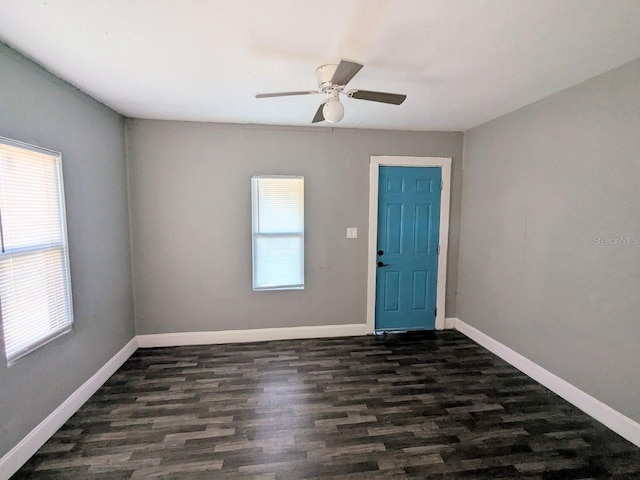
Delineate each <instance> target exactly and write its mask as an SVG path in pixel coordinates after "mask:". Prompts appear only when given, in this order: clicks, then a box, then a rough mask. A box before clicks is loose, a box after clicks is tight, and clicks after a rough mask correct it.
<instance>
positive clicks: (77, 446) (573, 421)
mask: <svg viewBox="0 0 640 480" xmlns="http://www.w3.org/2000/svg"><path fill="white" fill-rule="evenodd" d="M14 478H16V479H24V478H32V479H45V478H46V479H49V478H64V479H87V478H100V479H121V478H132V479H134V478H152V479H153V478H163V479H169V478H176V479H177V478H180V479H182V478H186V479H196V478H197V479H205V478H206V479H209V478H229V479H233V478H345V479H346V478H362V479H374V478H429V479H438V478H481V479H498V478H519V479H552V478H553V479H555V478H557V479H588V478H590V479H601V478H607V479H610V478H612V479H623V478H636V479H638V478H640V449H639V448H637V447H635V446H634V445H632V444H631V443H629V442H627V441H625V440H623V439H621V438H620V437H618V436H617V435H616V434H614V433H612V432H611V431H609V430H607V429H606V428H605V427H603V426H602V425H600V424H599V423H598V422H596V421H595V420H592V419H591V418H589V417H588V416H587V415H585V414H583V413H582V412H580V411H579V410H577V409H576V408H574V407H573V406H572V405H570V404H568V403H567V402H565V401H563V400H562V399H560V398H559V397H557V396H556V395H555V394H553V393H551V392H550V391H549V390H547V389H545V388H544V387H542V386H540V385H539V384H537V383H536V382H534V381H533V380H531V379H529V378H528V377H526V376H525V375H523V374H522V373H520V372H519V371H518V370H516V369H515V368H513V367H511V366H509V365H508V364H506V363H505V362H503V361H502V360H500V359H499V358H497V357H495V356H494V355H493V354H491V353H489V352H488V351H487V350H485V349H483V348H482V347H480V346H478V345H476V344H475V343H473V342H472V341H471V340H469V339H467V338H466V337H464V336H463V335H462V334H460V333H458V332H455V331H446V332H438V333H437V334H433V333H432V334H426V333H416V334H398V335H389V336H377V337H374V336H367V337H349V338H335V339H316V340H287V341H274V342H264V343H250V344H233V345H209V346H190V347H176V348H153V349H143V350H138V351H137V352H136V353H135V354H134V355H133V356H132V357H131V358H130V359H129V360H128V361H127V362H126V363H125V364H124V365H123V367H122V368H121V369H120V370H119V371H118V372H117V373H116V374H115V375H114V376H113V377H112V378H111V379H110V380H109V381H108V382H107V383H106V384H105V385H104V386H103V387H102V388H101V389H100V390H99V391H98V392H97V393H96V394H95V395H94V396H93V397H92V398H91V399H90V400H89V401H88V402H87V403H86V404H85V405H84V406H83V407H82V408H81V409H80V410H79V411H78V412H77V413H76V414H75V415H74V416H73V417H72V418H71V419H70V420H69V421H68V422H67V423H66V424H65V425H64V426H63V427H62V428H61V429H60V431H58V433H56V434H55V435H54V436H53V437H52V438H51V439H50V440H49V441H48V442H47V443H46V444H45V445H44V446H43V447H42V449H41V450H40V451H39V452H38V453H37V454H36V455H35V456H34V457H33V458H32V459H31V460H30V461H29V462H28V463H27V464H26V465H25V466H24V467H23V468H22V469H21V470H20V471H19V472H18V473H17V474H16V475H15V476H14Z"/></svg>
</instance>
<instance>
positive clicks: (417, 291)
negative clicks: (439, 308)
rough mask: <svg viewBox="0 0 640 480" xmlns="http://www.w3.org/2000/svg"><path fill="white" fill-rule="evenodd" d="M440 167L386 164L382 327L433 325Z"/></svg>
mask: <svg viewBox="0 0 640 480" xmlns="http://www.w3.org/2000/svg"><path fill="white" fill-rule="evenodd" d="M441 180H442V170H441V168H440V167H380V171H379V182H378V248H377V257H376V262H377V265H378V266H377V270H376V330H385V331H388V330H425V329H426V330H433V329H434V328H435V321H436V290H437V278H438V239H439V236H440V189H441Z"/></svg>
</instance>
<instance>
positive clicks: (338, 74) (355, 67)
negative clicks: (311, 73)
mask: <svg viewBox="0 0 640 480" xmlns="http://www.w3.org/2000/svg"><path fill="white" fill-rule="evenodd" d="M362 67H364V65H362V64H361V63H356V62H349V61H348V60H340V63H339V64H338V68H336V71H335V73H334V74H333V77H331V83H333V84H334V85H346V84H347V83H349V81H350V80H351V79H352V78H353V77H355V76H356V73H358V72H359V71H360V69H361V68H362Z"/></svg>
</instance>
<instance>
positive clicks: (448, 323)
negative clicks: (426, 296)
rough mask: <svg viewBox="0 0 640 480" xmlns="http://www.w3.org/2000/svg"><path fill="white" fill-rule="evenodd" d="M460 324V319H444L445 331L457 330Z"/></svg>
mask: <svg viewBox="0 0 640 480" xmlns="http://www.w3.org/2000/svg"><path fill="white" fill-rule="evenodd" d="M457 322H458V319H457V318H456V317H447V318H445V319H444V329H445V330H452V329H454V328H456V323H457Z"/></svg>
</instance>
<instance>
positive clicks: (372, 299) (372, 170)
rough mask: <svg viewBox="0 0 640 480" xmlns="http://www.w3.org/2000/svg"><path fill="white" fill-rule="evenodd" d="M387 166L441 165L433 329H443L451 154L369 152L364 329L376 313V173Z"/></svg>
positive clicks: (372, 325)
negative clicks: (414, 155)
mask: <svg viewBox="0 0 640 480" xmlns="http://www.w3.org/2000/svg"><path fill="white" fill-rule="evenodd" d="M383 165H384V166H390V167H440V168H442V192H440V194H441V197H440V239H439V242H440V243H439V244H440V255H439V256H438V280H437V282H438V283H437V288H436V307H437V309H438V313H437V315H436V330H442V329H444V318H445V317H444V315H445V312H444V305H445V299H446V294H447V292H446V286H447V250H448V245H449V204H450V197H451V193H450V192H451V158H446V157H394V156H389V155H372V156H371V157H370V159H369V254H368V255H367V261H368V262H369V264H368V268H367V272H368V273H367V331H368V332H369V333H373V332H374V330H375V328H376V326H375V315H376V269H377V266H376V249H377V246H378V173H379V171H380V167H381V166H383Z"/></svg>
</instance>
